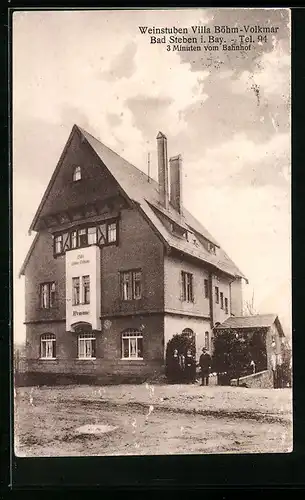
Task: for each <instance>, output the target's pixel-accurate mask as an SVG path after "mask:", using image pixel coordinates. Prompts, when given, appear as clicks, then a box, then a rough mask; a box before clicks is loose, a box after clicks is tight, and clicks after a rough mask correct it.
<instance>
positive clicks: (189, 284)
mask: <svg viewBox="0 0 305 500" xmlns="http://www.w3.org/2000/svg"><path fill="white" fill-rule="evenodd" d="M181 275H182V300H185V301H186V302H193V300H194V296H193V275H192V274H191V273H186V272H184V271H181Z"/></svg>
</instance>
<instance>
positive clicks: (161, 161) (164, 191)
mask: <svg viewBox="0 0 305 500" xmlns="http://www.w3.org/2000/svg"><path fill="white" fill-rule="evenodd" d="M157 148H158V180H159V193H160V198H161V203H162V205H163V206H164V207H165V208H168V203H169V192H168V162H167V139H166V137H165V135H164V134H163V133H162V132H159V133H158V135H157Z"/></svg>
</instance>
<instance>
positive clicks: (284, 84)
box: [232, 39, 291, 101]
mask: <svg viewBox="0 0 305 500" xmlns="http://www.w3.org/2000/svg"><path fill="white" fill-rule="evenodd" d="M290 67H291V57H290V53H289V51H288V50H287V48H284V43H283V42H281V41H278V40H277V39H274V43H273V50H272V51H270V52H265V53H263V54H262V55H261V57H260V58H258V59H257V61H256V65H255V68H254V71H252V72H250V71H243V72H242V73H241V75H240V76H239V78H238V79H236V80H235V81H233V83H232V92H234V93H237V94H244V93H245V92H249V91H250V92H251V91H252V90H253V86H254V85H255V86H256V87H257V88H258V89H259V91H260V92H263V94H264V96H265V98H269V97H270V96H271V97H275V96H278V97H280V98H282V99H284V100H286V101H289V99H290Z"/></svg>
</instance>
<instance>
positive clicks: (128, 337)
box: [122, 329, 143, 359]
mask: <svg viewBox="0 0 305 500" xmlns="http://www.w3.org/2000/svg"><path fill="white" fill-rule="evenodd" d="M122 359H143V335H142V333H141V332H139V331H137V330H132V329H128V330H125V331H124V332H123V333H122Z"/></svg>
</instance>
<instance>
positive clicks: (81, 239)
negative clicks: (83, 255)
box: [78, 229, 88, 247]
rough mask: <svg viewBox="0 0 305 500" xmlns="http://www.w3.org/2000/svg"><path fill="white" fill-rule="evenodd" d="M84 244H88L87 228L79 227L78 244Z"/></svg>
mask: <svg viewBox="0 0 305 500" xmlns="http://www.w3.org/2000/svg"><path fill="white" fill-rule="evenodd" d="M85 245H88V235H87V229H79V230H78V246H79V247H83V246H85Z"/></svg>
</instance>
